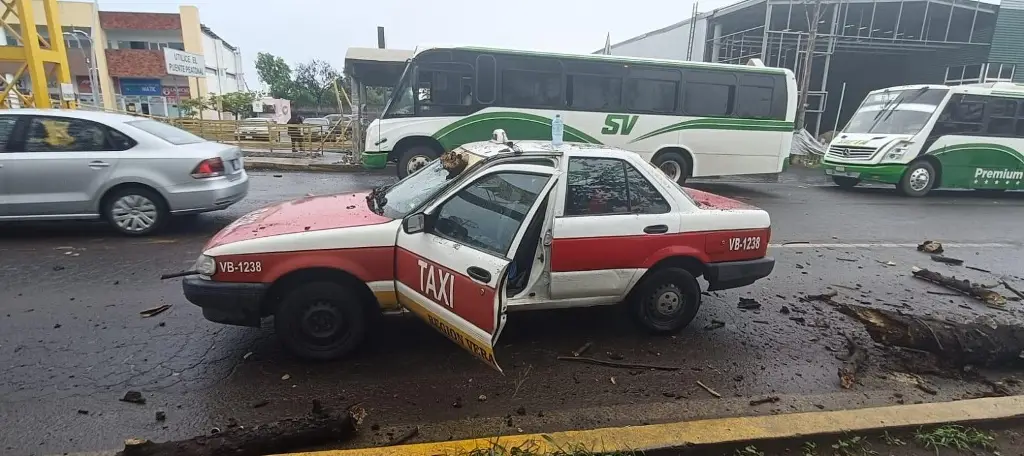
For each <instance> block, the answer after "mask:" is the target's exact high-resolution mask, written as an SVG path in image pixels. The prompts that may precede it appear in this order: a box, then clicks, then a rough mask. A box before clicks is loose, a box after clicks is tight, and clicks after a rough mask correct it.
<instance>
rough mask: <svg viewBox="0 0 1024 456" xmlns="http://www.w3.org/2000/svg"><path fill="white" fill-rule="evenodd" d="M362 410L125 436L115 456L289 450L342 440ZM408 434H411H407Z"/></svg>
mask: <svg viewBox="0 0 1024 456" xmlns="http://www.w3.org/2000/svg"><path fill="white" fill-rule="evenodd" d="M365 418H366V411H365V410H364V409H363V408H362V407H359V406H352V407H349V408H348V409H347V410H345V412H344V413H330V412H328V411H323V410H320V411H319V412H315V411H314V412H310V413H309V414H307V415H306V416H302V417H296V418H286V419H283V420H280V421H274V422H270V423H266V424H262V425H259V426H238V427H233V428H229V429H227V430H225V431H219V432H217V433H215V434H214V435H202V436H197V437H193V438H191V439H187V440H176V441H170V442H159V443H158V442H151V441H149V440H146V439H137V438H135V439H126V440H125V441H124V449H123V450H122V451H120V452H118V453H117V454H118V456H172V455H174V456H178V455H188V456H215V455H224V454H231V455H233V456H257V455H264V454H278V453H289V452H292V451H294V450H297V449H302V448H309V447H316V446H318V445H324V444H327V443H335V442H342V441H345V440H348V439H350V438H352V437H353V436H354V435H355V434H356V432H357V430H358V427H359V425H361V424H362V422H363V419H365ZM410 438H411V437H410Z"/></svg>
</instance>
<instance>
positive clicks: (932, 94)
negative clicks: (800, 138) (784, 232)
mask: <svg viewBox="0 0 1024 456" xmlns="http://www.w3.org/2000/svg"><path fill="white" fill-rule="evenodd" d="M822 164H823V165H824V168H825V174H827V175H828V176H831V177H832V180H833V181H835V183H836V184H837V185H839V186H841V187H853V186H855V185H857V184H859V183H861V182H864V181H869V182H880V183H887V184H893V185H895V186H896V188H897V189H898V190H899V191H900V193H902V194H904V195H908V196H924V195H926V194H927V193H928V192H929V191H931V190H932V189H934V188H940V187H941V188H958V189H974V190H990V191H1003V190H1018V189H1021V188H1024V186H1022V184H1024V86H1022V85H1019V84H1014V83H1008V82H990V83H981V84H967V85H960V86H944V85H910V86H901V87H891V88H888V89H881V90H876V91H874V92H871V93H869V94H868V96H867V97H866V98H865V99H864V102H863V103H861V105H860V107H859V108H857V112H856V113H854V114H853V117H851V118H850V121H849V122H848V123H847V124H846V127H845V128H843V131H842V132H840V133H839V134H837V135H836V136H835V138H834V139H833V140H832V142H831V143H829V146H828V150H827V151H826V152H825V157H824V159H823V160H822Z"/></svg>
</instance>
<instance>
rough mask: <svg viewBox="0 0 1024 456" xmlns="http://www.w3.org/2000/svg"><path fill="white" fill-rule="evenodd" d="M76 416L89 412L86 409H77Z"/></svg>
mask: <svg viewBox="0 0 1024 456" xmlns="http://www.w3.org/2000/svg"><path fill="white" fill-rule="evenodd" d="M78 414H79V415H88V414H89V411H88V410H86V409H78Z"/></svg>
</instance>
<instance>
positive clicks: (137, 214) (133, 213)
mask: <svg viewBox="0 0 1024 456" xmlns="http://www.w3.org/2000/svg"><path fill="white" fill-rule="evenodd" d="M110 215H111V217H112V218H113V219H114V223H116V224H117V226H118V227H120V228H121V229H123V230H125V231H130V232H139V231H144V230H146V229H148V228H149V227H151V226H153V224H154V223H156V220H157V217H159V215H158V214H157V209H156V204H155V203H153V201H150V199H149V198H146V197H145V196H142V195H126V196H122V197H121V198H120V199H118V200H117V201H114V206H113V210H112V211H111V214H110Z"/></svg>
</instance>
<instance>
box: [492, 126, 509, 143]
mask: <svg viewBox="0 0 1024 456" xmlns="http://www.w3.org/2000/svg"><path fill="white" fill-rule="evenodd" d="M491 141H493V142H496V143H498V144H508V134H506V133H505V130H502V129H500V128H498V129H495V130H494V132H493V133H491Z"/></svg>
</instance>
